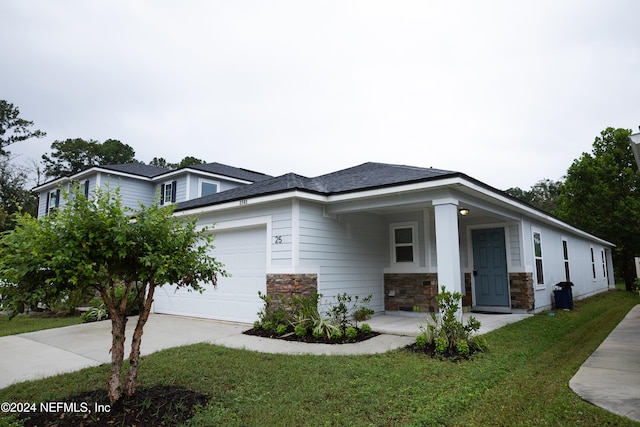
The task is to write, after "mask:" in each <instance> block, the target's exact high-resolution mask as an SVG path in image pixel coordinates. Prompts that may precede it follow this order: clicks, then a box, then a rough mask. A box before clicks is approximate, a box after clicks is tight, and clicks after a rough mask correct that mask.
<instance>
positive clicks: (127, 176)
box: [34, 163, 271, 217]
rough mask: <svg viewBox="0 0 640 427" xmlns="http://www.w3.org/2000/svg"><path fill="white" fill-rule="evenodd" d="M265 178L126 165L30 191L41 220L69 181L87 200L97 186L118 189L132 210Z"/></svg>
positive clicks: (216, 166)
mask: <svg viewBox="0 0 640 427" xmlns="http://www.w3.org/2000/svg"><path fill="white" fill-rule="evenodd" d="M267 178H271V177H270V176H268V175H264V174H261V173H258V172H252V171H249V170H246V169H241V168H234V167H232V166H227V165H223V164H220V163H207V164H201V165H193V166H189V167H185V168H181V169H177V170H173V169H168V168H161V167H156V166H149V165H145V164H140V163H130V164H122V165H106V166H94V167H92V168H89V169H87V170H84V171H82V172H80V173H77V174H75V175H73V176H70V177H63V178H59V179H56V180H53V181H49V182H47V183H45V184H42V185H40V186H38V187H36V188H34V191H36V192H38V193H39V194H40V201H39V205H38V217H41V216H42V215H46V214H47V213H48V212H50V211H51V210H52V209H56V208H57V207H58V206H59V205H60V204H61V203H64V201H63V200H62V198H61V190H62V191H64V190H66V191H69V188H70V184H71V183H72V182H75V183H77V184H78V185H80V188H81V189H82V191H83V192H84V194H85V196H87V197H88V196H89V195H90V194H91V192H92V191H93V190H94V189H95V188H97V187H103V188H107V187H111V188H116V187H118V188H120V189H121V196H122V202H123V204H124V205H125V206H128V207H130V208H132V209H136V208H137V207H138V203H142V204H143V205H147V204H150V203H152V202H153V200H154V198H155V197H158V196H159V197H160V203H162V204H169V203H179V202H184V201H187V200H191V199H196V198H198V197H203V196H208V195H210V194H215V193H219V192H222V191H226V190H229V189H231V188H235V187H238V186H240V185H247V184H252V183H254V182H256V181H260V180H263V179H267Z"/></svg>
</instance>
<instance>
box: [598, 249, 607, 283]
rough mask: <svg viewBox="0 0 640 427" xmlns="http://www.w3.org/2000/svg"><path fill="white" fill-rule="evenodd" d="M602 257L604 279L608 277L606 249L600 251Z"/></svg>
mask: <svg viewBox="0 0 640 427" xmlns="http://www.w3.org/2000/svg"><path fill="white" fill-rule="evenodd" d="M600 255H601V256H602V277H604V278H606V277H607V258H606V256H605V255H604V249H602V250H601V251H600Z"/></svg>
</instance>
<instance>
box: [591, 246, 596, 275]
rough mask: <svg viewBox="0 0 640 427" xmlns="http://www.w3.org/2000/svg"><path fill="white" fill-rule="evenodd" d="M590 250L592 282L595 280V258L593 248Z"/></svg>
mask: <svg viewBox="0 0 640 427" xmlns="http://www.w3.org/2000/svg"><path fill="white" fill-rule="evenodd" d="M590 249H591V273H592V274H593V280H596V257H595V255H594V253H593V248H590Z"/></svg>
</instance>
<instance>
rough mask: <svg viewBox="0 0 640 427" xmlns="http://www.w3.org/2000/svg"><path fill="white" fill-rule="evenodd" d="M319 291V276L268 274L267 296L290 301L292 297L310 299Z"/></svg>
mask: <svg viewBox="0 0 640 427" xmlns="http://www.w3.org/2000/svg"><path fill="white" fill-rule="evenodd" d="M317 290H318V275H317V274H267V295H268V296H273V297H274V298H276V299H277V298H278V297H280V298H285V299H289V298H291V296H292V295H296V296H305V297H310V296H312V295H313V293H314V291H317Z"/></svg>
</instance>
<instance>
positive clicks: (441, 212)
mask: <svg viewBox="0 0 640 427" xmlns="http://www.w3.org/2000/svg"><path fill="white" fill-rule="evenodd" d="M433 207H434V209H435V222H436V253H437V256H438V286H439V287H442V286H443V285H444V286H445V287H446V289H447V291H449V292H451V293H454V292H460V293H462V280H461V279H460V239H459V235H458V200H456V199H454V198H444V199H436V200H433ZM461 304H462V301H461V302H460V305H461ZM459 316H460V317H462V307H460V310H459Z"/></svg>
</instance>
